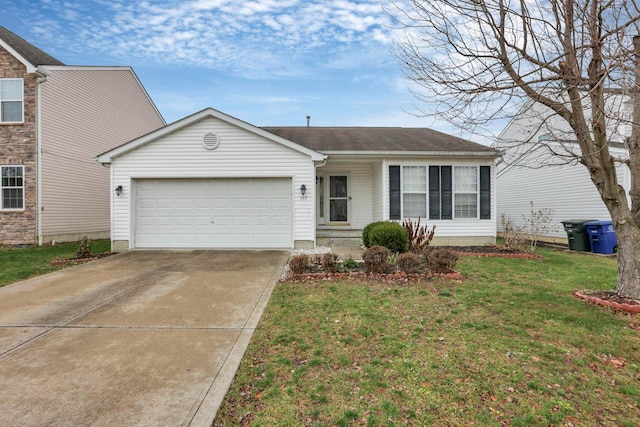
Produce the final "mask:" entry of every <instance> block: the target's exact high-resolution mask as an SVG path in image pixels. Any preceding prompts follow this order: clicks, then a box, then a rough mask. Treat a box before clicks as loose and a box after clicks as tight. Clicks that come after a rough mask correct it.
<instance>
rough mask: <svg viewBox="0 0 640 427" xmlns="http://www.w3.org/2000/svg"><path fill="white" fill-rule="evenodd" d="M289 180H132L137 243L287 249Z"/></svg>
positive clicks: (289, 227)
mask: <svg viewBox="0 0 640 427" xmlns="http://www.w3.org/2000/svg"><path fill="white" fill-rule="evenodd" d="M291 193H292V190H291V179H289V178H246V179H244V178H242V179H236V178H234V179H143V180H137V181H136V208H135V211H136V218H135V246H136V247H137V248H290V247H291V246H292V237H291V233H292V232H291V230H292V220H291V212H292V208H291Z"/></svg>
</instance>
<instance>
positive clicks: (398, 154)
mask: <svg viewBox="0 0 640 427" xmlns="http://www.w3.org/2000/svg"><path fill="white" fill-rule="evenodd" d="M320 152H321V153H324V154H327V155H329V156H336V155H345V156H368V157H380V156H386V157H389V156H393V157H415V156H432V157H435V156H438V157H443V156H449V157H492V158H495V157H500V156H502V154H501V153H500V152H498V151H382V150H380V151H358V150H320Z"/></svg>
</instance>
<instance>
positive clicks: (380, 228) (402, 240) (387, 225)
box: [369, 222, 409, 253]
mask: <svg viewBox="0 0 640 427" xmlns="http://www.w3.org/2000/svg"><path fill="white" fill-rule="evenodd" d="M369 245H370V246H369V247H373V246H384V247H385V248H387V249H389V250H390V251H391V252H399V253H404V252H407V249H409V235H408V234H407V230H406V229H405V228H404V227H403V226H402V225H400V224H398V223H397V222H382V223H378V224H376V225H374V226H373V227H372V228H371V229H370V231H369Z"/></svg>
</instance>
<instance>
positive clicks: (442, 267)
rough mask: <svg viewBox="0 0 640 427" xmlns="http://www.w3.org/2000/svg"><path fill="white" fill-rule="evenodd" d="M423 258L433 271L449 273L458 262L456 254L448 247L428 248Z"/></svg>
mask: <svg viewBox="0 0 640 427" xmlns="http://www.w3.org/2000/svg"><path fill="white" fill-rule="evenodd" d="M424 258H425V260H426V262H427V265H428V266H429V269H430V270H431V271H433V272H434V273H449V272H451V270H453V268H454V267H455V266H456V263H457V262H458V255H457V254H456V253H455V252H453V251H452V250H450V249H440V248H438V249H428V250H426V251H425V252H424Z"/></svg>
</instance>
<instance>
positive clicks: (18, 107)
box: [0, 79, 24, 123]
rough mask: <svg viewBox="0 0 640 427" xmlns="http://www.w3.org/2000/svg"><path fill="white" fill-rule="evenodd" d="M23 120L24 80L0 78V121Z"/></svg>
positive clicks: (14, 121) (20, 121) (15, 121)
mask: <svg viewBox="0 0 640 427" xmlns="http://www.w3.org/2000/svg"><path fill="white" fill-rule="evenodd" d="M23 121H24V81H23V80H22V79H0V123H22V122H23Z"/></svg>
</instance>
